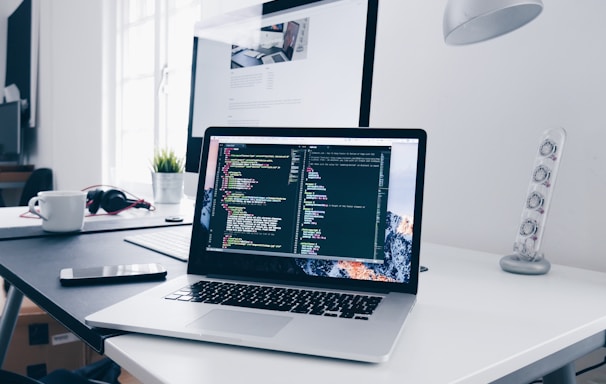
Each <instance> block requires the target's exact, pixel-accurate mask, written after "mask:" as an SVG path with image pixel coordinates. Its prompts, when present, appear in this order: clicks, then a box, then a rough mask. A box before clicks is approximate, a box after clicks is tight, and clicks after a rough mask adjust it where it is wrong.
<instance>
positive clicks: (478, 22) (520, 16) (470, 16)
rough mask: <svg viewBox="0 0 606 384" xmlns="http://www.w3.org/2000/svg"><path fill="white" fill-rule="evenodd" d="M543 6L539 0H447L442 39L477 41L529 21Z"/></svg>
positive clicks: (448, 40)
mask: <svg viewBox="0 0 606 384" xmlns="http://www.w3.org/2000/svg"><path fill="white" fill-rule="evenodd" d="M542 10H543V3H542V1H541V0H449V1H448V3H447V4H446V9H445V11H444V21H443V29H444V41H445V42H446V43H447V44H452V45H464V44H472V43H478V42H481V41H484V40H488V39H492V38H494V37H497V36H501V35H504V34H506V33H508V32H511V31H513V30H515V29H518V28H520V27H521V26H523V25H525V24H527V23H529V22H530V21H532V20H533V19H534V18H535V17H537V16H538V15H539V14H540V13H541V11H542Z"/></svg>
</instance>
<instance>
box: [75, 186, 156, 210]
mask: <svg viewBox="0 0 606 384" xmlns="http://www.w3.org/2000/svg"><path fill="white" fill-rule="evenodd" d="M86 207H87V208H88V211H89V212H90V213H92V214H95V213H97V211H98V210H99V208H103V210H105V212H107V213H110V214H112V213H118V212H120V211H122V210H124V209H127V208H145V209H151V204H150V203H148V202H147V201H145V200H142V199H141V200H133V199H128V198H127V197H126V194H125V193H124V192H122V191H120V190H117V189H110V190H107V191H104V190H101V189H95V190H92V191H88V192H87V194H86Z"/></svg>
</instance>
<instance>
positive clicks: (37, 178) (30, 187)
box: [0, 168, 53, 207]
mask: <svg viewBox="0 0 606 384" xmlns="http://www.w3.org/2000/svg"><path fill="white" fill-rule="evenodd" d="M52 189H53V171H52V170H51V169H50V168H38V169H36V170H34V171H33V172H32V174H31V175H29V177H28V178H27V181H26V182H25V185H24V186H23V190H22V191H21V198H20V199H19V206H21V207H25V206H27V203H28V202H29V199H31V198H32V197H34V196H36V195H37V194H38V192H40V191H51V190H52ZM0 192H2V191H1V190H0ZM0 207H6V203H5V202H4V199H3V198H2V193H0Z"/></svg>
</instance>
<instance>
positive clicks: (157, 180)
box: [152, 172, 184, 204]
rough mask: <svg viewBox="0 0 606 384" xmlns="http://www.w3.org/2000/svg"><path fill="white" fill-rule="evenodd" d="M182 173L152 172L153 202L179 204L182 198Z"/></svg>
mask: <svg viewBox="0 0 606 384" xmlns="http://www.w3.org/2000/svg"><path fill="white" fill-rule="evenodd" d="M183 178H184V174H183V173H164V172H158V173H156V172H152V188H153V191H154V202H155V203H157V204H179V203H180V202H181V199H182V198H183Z"/></svg>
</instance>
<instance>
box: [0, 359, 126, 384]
mask: <svg viewBox="0 0 606 384" xmlns="http://www.w3.org/2000/svg"><path fill="white" fill-rule="evenodd" d="M120 372H121V370H120V366H118V364H116V363H114V362H113V361H111V360H110V359H108V358H104V359H101V360H99V361H96V362H94V363H91V364H89V365H87V366H85V367H82V368H80V369H76V370H75V371H68V370H66V369H57V370H55V371H53V372H51V373H50V374H49V375H47V376H44V377H43V378H41V379H40V380H36V379H32V378H31V377H27V376H22V375H20V374H17V373H14V372H10V371H5V370H4V369H0V383H2V384H119V382H118V377H119V376H120Z"/></svg>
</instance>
